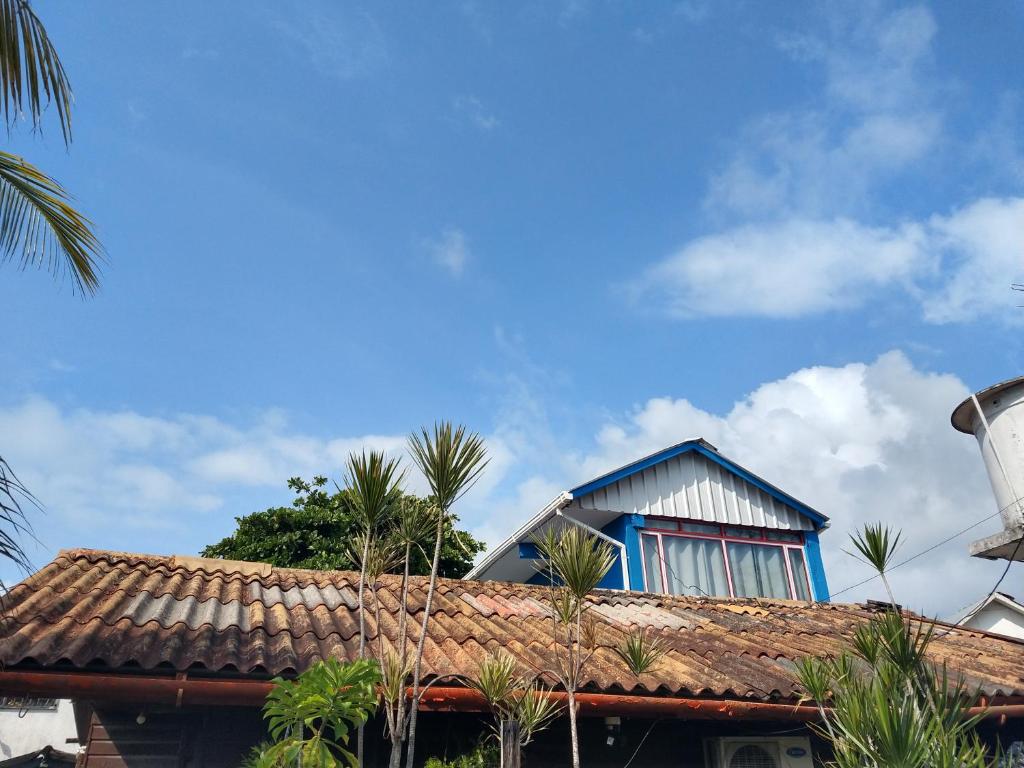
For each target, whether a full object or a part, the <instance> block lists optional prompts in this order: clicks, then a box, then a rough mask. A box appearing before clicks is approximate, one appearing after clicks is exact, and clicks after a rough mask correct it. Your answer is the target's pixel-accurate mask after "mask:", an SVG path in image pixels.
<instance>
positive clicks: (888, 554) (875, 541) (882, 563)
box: [850, 523, 903, 574]
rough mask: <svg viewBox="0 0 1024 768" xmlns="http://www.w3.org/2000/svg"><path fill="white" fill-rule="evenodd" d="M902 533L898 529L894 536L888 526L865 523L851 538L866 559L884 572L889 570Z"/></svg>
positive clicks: (879, 570) (876, 568)
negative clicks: (861, 529) (862, 528)
mask: <svg viewBox="0 0 1024 768" xmlns="http://www.w3.org/2000/svg"><path fill="white" fill-rule="evenodd" d="M902 535H903V534H902V533H901V532H900V531H897V532H896V535H895V536H893V534H892V531H890V529H889V527H888V526H883V525H882V524H881V523H875V524H874V525H865V526H864V530H863V531H858V532H857V533H855V534H853V535H852V536H850V539H851V540H852V541H853V545H854V546H855V547H857V551H858V552H860V553H861V554H862V555H863V556H864V559H865V560H867V561H868V563H869V564H870V565H871V566H872V567H873V568H874V569H875V570H876V571H878V572H879V573H880V574H882V573H885V572H886V571H887V570H889V563H891V562H892V558H893V556H894V555H895V554H896V548H897V547H898V546H899V543H900V537H901V536H902Z"/></svg>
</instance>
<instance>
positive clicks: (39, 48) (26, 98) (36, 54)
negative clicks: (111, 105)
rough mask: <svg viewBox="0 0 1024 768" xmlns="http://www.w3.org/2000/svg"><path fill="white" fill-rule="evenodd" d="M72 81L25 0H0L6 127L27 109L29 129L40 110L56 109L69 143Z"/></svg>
mask: <svg viewBox="0 0 1024 768" xmlns="http://www.w3.org/2000/svg"><path fill="white" fill-rule="evenodd" d="M73 98H74V97H73V96H72V93H71V83H70V82H69V81H68V76H67V73H66V72H65V71H64V65H63V64H61V61H60V57H59V56H58V55H57V50H56V49H55V48H54V46H53V43H51V42H50V36H49V35H48V34H46V28H45V27H44V26H43V22H42V21H40V20H39V17H38V16H36V14H35V13H34V12H33V10H32V7H31V6H30V5H29V4H28V1H27V0H0V101H2V102H3V109H4V120H5V121H6V122H7V126H8V128H10V127H11V126H13V125H14V123H16V122H17V120H18V119H19V118H20V117H21V116H22V115H24V114H25V112H26V111H27V112H28V115H29V118H30V119H31V121H32V129H33V130H39V129H41V127H42V118H43V111H44V110H45V109H46V107H47V105H49V104H53V105H54V107H55V108H56V110H57V119H58V121H59V122H60V129H61V133H62V134H63V136H64V143H65V144H70V143H71V103H72V101H73Z"/></svg>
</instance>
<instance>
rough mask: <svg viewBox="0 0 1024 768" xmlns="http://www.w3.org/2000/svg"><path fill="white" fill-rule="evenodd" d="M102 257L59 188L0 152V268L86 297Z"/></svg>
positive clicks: (88, 227)
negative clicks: (63, 282) (67, 280)
mask: <svg viewBox="0 0 1024 768" xmlns="http://www.w3.org/2000/svg"><path fill="white" fill-rule="evenodd" d="M3 1H4V0H0V3H2V2H3ZM102 252H103V249H102V246H101V245H100V242H99V240H98V239H97V238H96V235H95V234H94V233H93V231H92V222H91V221H89V219H87V218H86V217H85V216H83V215H82V214H81V213H79V212H78V211H77V210H75V208H74V206H72V205H71V198H70V197H69V196H68V193H67V192H66V191H65V190H64V188H63V187H62V186H61V185H60V184H59V183H57V182H56V181H55V180H54V179H52V178H51V177H49V176H47V175H46V174H45V173H43V172H42V171H41V170H39V169H38V168H36V167H35V166H34V165H32V164H31V163H29V162H28V161H26V160H25V159H24V158H21V157H18V156H16V155H11V154H8V153H7V152H0V262H2V261H9V260H11V259H18V260H19V261H20V262H21V266H22V268H24V267H27V266H30V265H34V266H40V267H45V268H46V269H48V270H49V271H50V272H51V273H53V274H54V275H61V274H63V273H64V272H67V273H68V274H69V275H70V276H71V279H72V280H73V281H74V283H75V286H76V288H78V289H79V290H81V291H82V292H83V293H88V294H92V293H95V292H96V289H97V288H98V287H99V262H100V260H101V258H102Z"/></svg>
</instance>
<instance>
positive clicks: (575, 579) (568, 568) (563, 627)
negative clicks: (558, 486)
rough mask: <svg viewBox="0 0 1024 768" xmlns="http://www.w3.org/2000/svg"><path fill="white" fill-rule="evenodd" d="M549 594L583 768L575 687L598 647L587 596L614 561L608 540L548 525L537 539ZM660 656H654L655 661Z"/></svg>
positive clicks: (559, 671) (558, 671)
mask: <svg viewBox="0 0 1024 768" xmlns="http://www.w3.org/2000/svg"><path fill="white" fill-rule="evenodd" d="M536 545H537V549H538V550H539V551H540V554H541V558H542V561H543V563H544V572H545V575H546V576H547V578H548V584H549V587H550V590H551V592H550V594H551V609H552V610H551V621H552V624H553V629H554V637H555V638H558V637H559V636H561V638H562V640H563V642H564V646H563V647H562V648H560V649H559V650H558V651H557V652H556V656H555V664H554V667H555V668H554V669H553V670H552V672H553V673H554V675H555V677H556V678H557V679H558V681H559V682H560V683H561V684H562V686H563V687H564V688H565V693H566V698H567V699H568V705H569V734H570V738H571V740H572V765H573V768H580V743H579V734H578V731H577V728H576V691H577V690H578V689H579V686H580V683H581V682H582V681H583V671H584V669H585V667H586V665H587V662H588V661H590V658H591V656H593V655H594V652H595V650H596V649H597V642H596V638H595V636H594V624H593V622H592V621H587V620H586V619H587V615H586V614H587V611H588V605H587V596H588V595H589V594H590V593H591V592H593V591H594V590H595V589H597V585H598V584H600V583H601V579H603V578H604V577H605V575H607V573H608V571H610V570H611V567H612V565H613V564H614V563H615V554H614V553H613V552H612V548H611V546H610V545H609V544H607V543H606V542H603V541H599V540H598V539H597V537H596V536H592V535H591V534H589V533H587V532H585V531H583V530H581V529H580V528H577V527H576V526H569V527H567V528H566V529H564V530H562V531H561V532H559V531H556V530H555V529H554V528H549V529H548V530H547V531H546V532H545V533H544V535H542V536H539V537H538V538H537V539H536ZM655 660H656V659H654V660H652V661H651V664H653V663H654V661H655Z"/></svg>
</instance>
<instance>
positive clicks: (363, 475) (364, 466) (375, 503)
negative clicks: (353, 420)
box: [346, 451, 405, 532]
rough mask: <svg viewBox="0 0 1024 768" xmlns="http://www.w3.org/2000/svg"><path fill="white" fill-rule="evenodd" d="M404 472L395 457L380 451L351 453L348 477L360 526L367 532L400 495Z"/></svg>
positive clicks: (348, 463) (374, 526)
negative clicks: (360, 519)
mask: <svg viewBox="0 0 1024 768" xmlns="http://www.w3.org/2000/svg"><path fill="white" fill-rule="evenodd" d="M404 478H405V473H404V472H402V471H401V470H400V468H399V460H398V459H389V458H387V457H386V456H385V455H384V454H383V453H382V452H380V451H370V452H369V453H367V452H366V451H362V452H361V453H350V454H349V457H348V462H347V477H346V480H347V482H348V485H349V487H350V488H351V489H352V496H353V498H354V499H355V502H356V508H357V509H358V511H359V514H360V516H361V517H362V523H363V525H364V526H365V527H366V528H367V530H369V531H370V532H372V531H373V529H374V528H376V526H377V524H378V523H379V522H380V521H381V519H382V518H383V517H384V514H385V513H386V512H387V511H388V510H389V508H390V507H391V505H392V504H395V503H396V502H397V501H398V499H399V497H400V496H401V486H402V481H403V480H404Z"/></svg>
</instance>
